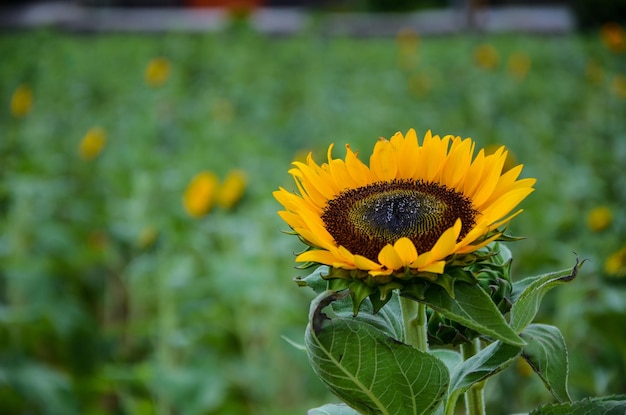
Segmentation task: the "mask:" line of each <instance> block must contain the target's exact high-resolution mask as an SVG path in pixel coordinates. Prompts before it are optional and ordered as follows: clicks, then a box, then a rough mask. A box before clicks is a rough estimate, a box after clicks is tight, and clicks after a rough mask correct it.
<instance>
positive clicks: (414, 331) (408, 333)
mask: <svg viewBox="0 0 626 415" xmlns="http://www.w3.org/2000/svg"><path fill="white" fill-rule="evenodd" d="M400 308H401V310H402V320H403V321H404V335H405V337H406V342H407V343H408V344H410V345H411V346H413V347H415V348H416V349H417V350H421V351H423V352H427V351H428V332H427V323H428V320H427V319H426V306H425V305H424V304H422V303H420V302H417V301H414V300H411V299H409V298H405V297H400Z"/></svg>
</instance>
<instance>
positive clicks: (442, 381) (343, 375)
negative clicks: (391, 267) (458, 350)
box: [305, 291, 449, 415]
mask: <svg viewBox="0 0 626 415" xmlns="http://www.w3.org/2000/svg"><path fill="white" fill-rule="evenodd" d="M340 297H341V295H340V294H338V293H336V292H334V291H328V292H325V293H322V294H320V295H319V296H318V297H317V298H316V299H315V300H314V301H313V302H312V304H311V312H310V314H309V324H308V325H307V329H306V334H305V345H306V348H307V352H308V355H309V360H310V362H311V365H312V367H313V370H314V371H315V373H316V374H317V375H318V377H319V378H320V379H321V380H322V381H323V382H324V384H325V385H326V386H327V387H328V388H329V389H330V390H331V391H332V392H333V393H335V394H336V395H337V396H338V397H339V398H341V399H342V400H343V401H344V402H346V403H347V404H348V405H350V406H351V407H353V408H355V409H357V410H358V411H359V412H361V413H362V414H366V415H407V414H432V413H433V412H434V411H435V410H436V408H437V406H438V405H439V404H440V402H441V401H442V399H443V398H444V396H445V393H446V390H447V388H448V382H449V375H448V370H447V369H446V366H445V365H444V363H443V362H441V361H440V360H439V359H437V358H436V357H435V356H433V355H430V354H428V353H425V352H421V351H419V350H417V349H415V348H413V347H412V346H409V345H407V344H404V343H401V342H399V341H397V340H395V339H394V338H392V337H390V333H392V332H393V329H391V328H390V329H389V330H383V329H381V328H380V327H379V325H378V324H376V325H373V324H371V323H370V321H369V320H367V319H363V317H362V313H359V315H358V316H357V317H342V316H335V318H332V319H331V318H329V317H328V316H327V315H326V314H325V313H324V312H323V311H322V310H323V309H324V308H325V307H326V306H328V305H329V304H330V303H332V302H333V301H335V300H337V299H340Z"/></svg>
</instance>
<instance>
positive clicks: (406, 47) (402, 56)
mask: <svg viewBox="0 0 626 415" xmlns="http://www.w3.org/2000/svg"><path fill="white" fill-rule="evenodd" d="M419 42H420V38H419V34H418V33H417V31H416V30H415V29H412V28H405V29H401V30H400V31H398V35H397V36H396V43H397V44H398V64H399V65H400V67H401V68H403V69H414V68H415V67H417V64H418V63H419V58H418V54H417V47H418V45H419Z"/></svg>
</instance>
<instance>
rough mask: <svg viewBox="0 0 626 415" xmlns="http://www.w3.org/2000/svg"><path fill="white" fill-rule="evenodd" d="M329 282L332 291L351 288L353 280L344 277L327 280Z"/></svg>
mask: <svg viewBox="0 0 626 415" xmlns="http://www.w3.org/2000/svg"><path fill="white" fill-rule="evenodd" d="M326 281H327V283H328V289H329V290H332V291H343V290H346V289H348V288H350V284H352V281H350V280H342V279H334V280H326Z"/></svg>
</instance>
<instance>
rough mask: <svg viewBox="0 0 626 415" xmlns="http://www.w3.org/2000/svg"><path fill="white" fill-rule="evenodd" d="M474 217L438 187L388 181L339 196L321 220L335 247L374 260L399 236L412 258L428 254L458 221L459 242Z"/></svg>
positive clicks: (460, 198) (461, 200) (467, 204)
mask: <svg viewBox="0 0 626 415" xmlns="http://www.w3.org/2000/svg"><path fill="white" fill-rule="evenodd" d="M477 213H478V212H477V211H476V210H475V209H474V208H473V206H472V202H471V200H470V199H469V198H468V197H466V196H464V195H463V194H461V193H458V192H456V191H454V190H451V189H448V188H447V187H445V186H443V185H441V184H438V183H431V182H423V181H421V180H393V181H390V182H376V183H372V184H369V185H367V186H362V187H358V188H355V189H348V190H345V191H343V192H341V193H340V194H339V195H338V196H337V197H335V198H334V199H332V200H330V201H329V202H328V204H327V206H326V208H325V209H324V211H323V213H322V220H323V221H324V225H325V227H326V229H327V230H328V232H329V233H330V234H331V235H332V236H333V238H334V239H335V242H336V243H337V244H338V245H342V246H344V247H345V248H346V249H348V250H349V251H350V252H352V253H353V254H358V255H362V256H364V257H366V258H369V259H371V260H373V261H377V259H378V253H379V252H380V250H381V249H382V248H383V247H384V246H385V245H387V244H393V243H394V242H395V241H397V240H398V239H400V238H402V237H407V238H409V239H410V240H411V241H413V244H415V247H416V248H417V252H418V253H420V254H421V253H424V252H427V251H429V250H430V249H432V247H433V246H434V245H435V243H436V242H437V240H438V239H439V237H440V236H441V234H442V233H443V232H444V231H446V230H447V229H449V228H451V227H452V226H453V225H454V223H455V222H456V220H457V219H458V218H460V219H461V222H462V228H461V235H460V238H462V237H463V236H465V235H466V234H467V232H469V230H470V229H471V228H472V227H473V226H474V224H475V217H476V214H477Z"/></svg>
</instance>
